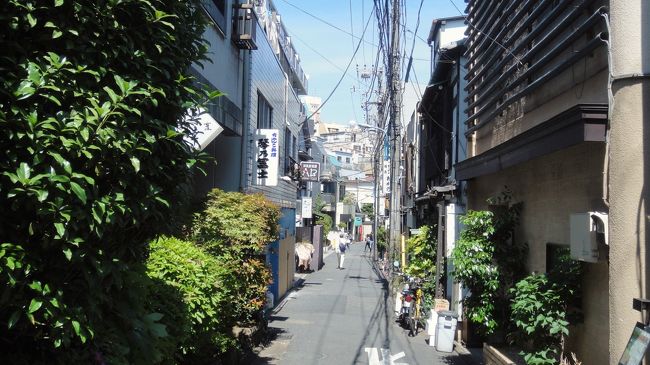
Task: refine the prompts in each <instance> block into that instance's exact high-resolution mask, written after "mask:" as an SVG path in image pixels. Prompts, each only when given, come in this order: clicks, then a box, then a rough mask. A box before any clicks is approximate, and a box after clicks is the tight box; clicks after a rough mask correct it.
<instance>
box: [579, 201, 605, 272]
mask: <svg viewBox="0 0 650 365" xmlns="http://www.w3.org/2000/svg"><path fill="white" fill-rule="evenodd" d="M607 221H608V219H607V213H601V212H585V213H574V214H571V218H570V227H571V234H570V236H571V258H573V259H575V260H580V261H585V262H598V259H599V249H598V246H599V242H602V243H603V244H605V245H607V244H609V241H608V237H607V230H608V227H607Z"/></svg>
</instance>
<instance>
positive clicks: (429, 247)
mask: <svg viewBox="0 0 650 365" xmlns="http://www.w3.org/2000/svg"><path fill="white" fill-rule="evenodd" d="M419 230H420V232H419V233H418V234H416V235H413V236H411V237H409V239H408V240H407V241H406V247H407V252H408V254H409V261H408V266H407V267H406V269H405V270H404V271H405V273H406V274H408V275H411V276H415V277H419V278H423V279H424V278H429V277H432V276H433V275H434V274H435V271H436V249H437V247H436V241H437V239H436V231H435V229H434V227H432V226H422V227H420V228H419Z"/></svg>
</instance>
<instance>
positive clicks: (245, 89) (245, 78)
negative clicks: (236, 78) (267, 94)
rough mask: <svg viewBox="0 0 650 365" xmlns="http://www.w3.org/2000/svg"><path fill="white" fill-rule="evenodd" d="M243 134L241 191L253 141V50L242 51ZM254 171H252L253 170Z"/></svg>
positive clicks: (245, 185)
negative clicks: (251, 131) (251, 85)
mask: <svg viewBox="0 0 650 365" xmlns="http://www.w3.org/2000/svg"><path fill="white" fill-rule="evenodd" d="M242 56H243V57H242V135H241V154H240V164H241V172H240V174H239V191H241V192H244V191H246V189H247V188H248V152H249V147H250V145H249V143H250V142H249V141H252V139H251V138H249V128H250V121H249V120H248V116H249V115H250V105H249V99H248V98H249V96H250V72H249V68H250V65H251V62H250V58H251V56H252V54H251V51H250V50H249V51H248V52H246V51H243V52H242ZM251 172H252V171H251Z"/></svg>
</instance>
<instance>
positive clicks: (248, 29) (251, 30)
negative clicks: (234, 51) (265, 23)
mask: <svg viewBox="0 0 650 365" xmlns="http://www.w3.org/2000/svg"><path fill="white" fill-rule="evenodd" d="M233 9H234V12H233V13H234V14H233V26H234V27H233V28H234V29H233V33H232V40H233V42H234V43H235V45H236V46H237V48H239V49H247V50H253V49H257V44H255V33H256V29H257V19H256V17H255V12H254V11H253V4H251V3H243V4H233Z"/></svg>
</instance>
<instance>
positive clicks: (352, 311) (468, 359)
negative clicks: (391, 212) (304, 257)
mask: <svg viewBox="0 0 650 365" xmlns="http://www.w3.org/2000/svg"><path fill="white" fill-rule="evenodd" d="M363 248H364V245H363V243H354V244H352V246H351V248H350V249H349V250H348V252H347V254H346V257H345V262H344V267H345V268H344V269H342V270H339V269H337V268H336V266H337V265H336V255H334V254H330V255H328V256H327V257H326V258H325V266H324V267H323V269H321V270H320V271H316V272H313V273H311V274H308V275H306V276H305V279H304V282H303V283H302V284H301V285H299V286H297V287H296V288H295V289H294V290H293V291H292V292H291V293H290V294H289V295H288V296H287V297H286V298H285V300H284V301H282V302H281V303H280V304H278V305H277V307H276V308H275V310H274V313H273V314H272V316H271V322H270V323H269V329H270V331H271V332H272V333H273V334H274V339H273V341H272V342H271V343H270V344H268V345H267V346H266V347H265V348H263V349H262V350H261V351H260V352H259V353H258V354H257V357H256V358H255V359H252V360H251V362H252V363H253V364H282V365H285V364H286V365H293V364H295V365H307V364H337V365H338V364H370V365H379V364H382V365H384V364H386V365H388V364H396V365H397V364H410V365H413V364H453V365H475V364H477V363H476V362H475V361H474V360H473V359H472V356H471V355H469V354H467V353H466V352H465V353H463V354H459V353H457V352H456V351H454V352H452V353H441V352H437V351H435V349H434V348H433V347H430V346H428V344H427V339H428V336H427V335H426V333H425V331H420V333H419V335H418V336H415V337H408V336H407V332H408V331H406V330H404V329H402V328H401V327H400V326H399V325H398V324H397V323H396V322H395V317H394V314H393V308H394V304H393V299H392V297H390V295H389V292H388V287H387V284H386V283H385V281H384V280H382V279H381V277H380V276H379V275H378V274H377V273H376V272H375V271H374V270H373V267H372V264H371V262H370V257H369V256H368V255H366V254H364V252H363ZM460 350H462V349H460ZM462 352H463V351H461V353H462Z"/></svg>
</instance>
